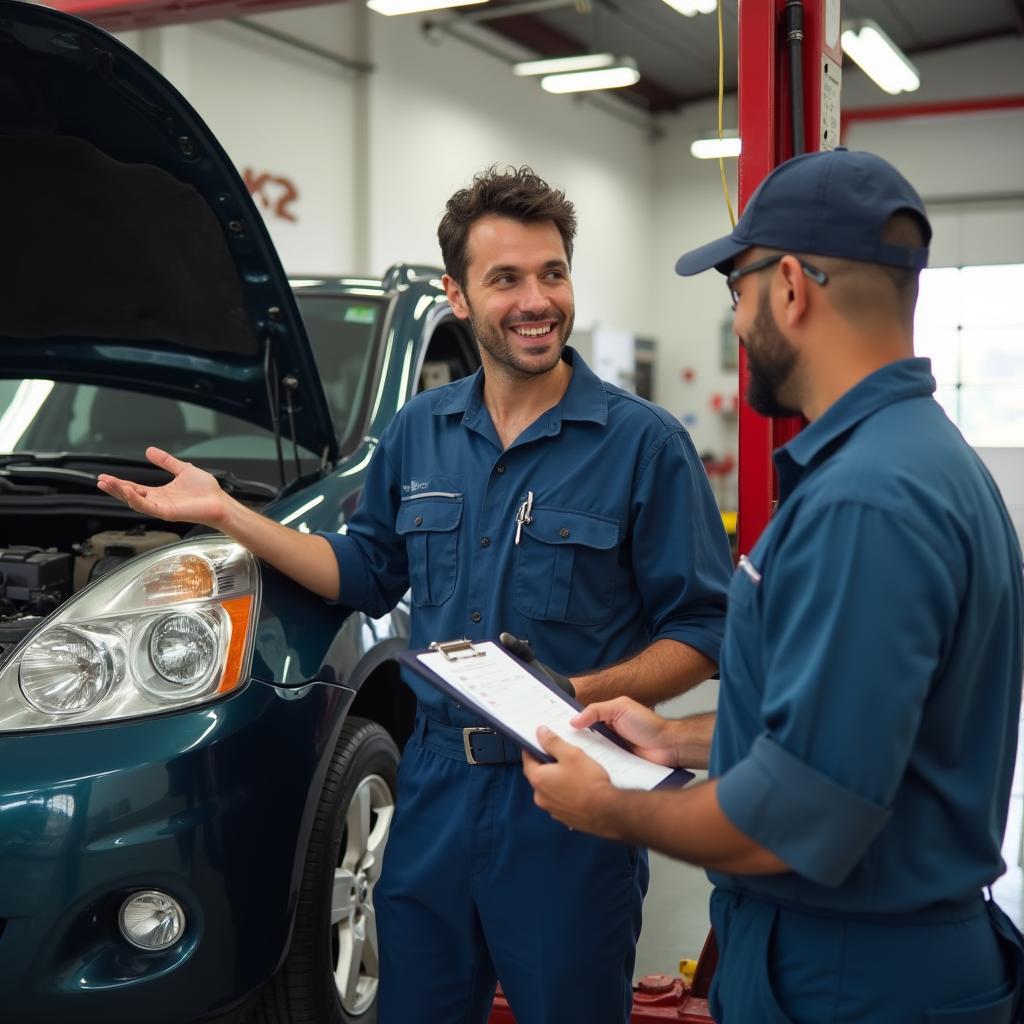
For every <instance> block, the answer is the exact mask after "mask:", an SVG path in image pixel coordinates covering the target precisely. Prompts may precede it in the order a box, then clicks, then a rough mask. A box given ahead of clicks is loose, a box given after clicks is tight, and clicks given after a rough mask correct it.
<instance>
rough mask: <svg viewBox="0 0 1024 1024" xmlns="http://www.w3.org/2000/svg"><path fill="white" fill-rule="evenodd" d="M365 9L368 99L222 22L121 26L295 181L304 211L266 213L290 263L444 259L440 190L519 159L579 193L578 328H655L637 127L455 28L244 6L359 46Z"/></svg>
mask: <svg viewBox="0 0 1024 1024" xmlns="http://www.w3.org/2000/svg"><path fill="white" fill-rule="evenodd" d="M367 17H368V21H367V22H366V27H367V29H368V40H367V46H368V54H367V55H368V56H369V58H370V60H372V62H373V64H374V65H375V69H376V70H375V71H374V72H373V73H371V74H370V75H369V77H368V78H366V79H365V83H363V86H364V88H365V98H364V97H361V95H360V91H359V90H360V84H361V83H360V78H359V76H358V75H357V74H353V73H351V72H345V71H343V70H341V69H339V68H337V67H336V66H335V65H332V64H330V63H329V62H328V61H326V60H323V59H321V58H318V57H316V56H310V55H308V54H304V53H302V52H300V51H298V50H295V49H293V48H290V47H288V46H286V45H284V44H282V43H279V42H276V41H273V40H267V39H264V38H261V37H260V36H258V35H255V34H254V33H252V32H250V31H248V30H246V29H245V28H243V27H240V26H237V25H234V24H231V23H229V22H206V23H200V24H198V25H193V26H188V27H179V28H171V29H161V30H158V31H156V32H146V33H136V34H131V35H129V37H128V38H127V39H126V41H128V42H129V43H130V44H131V45H134V46H136V48H137V49H139V51H140V52H141V53H143V55H144V56H146V57H147V59H149V60H151V61H152V62H153V63H155V64H156V65H157V66H158V67H160V68H161V70H162V71H163V72H164V74H166V75H167V76H168V77H169V78H170V79H171V81H172V82H174V84H175V85H177V86H178V88H180V89H181V90H182V91H183V92H184V93H185V95H186V97H187V98H188V99H189V100H190V101H191V102H192V103H193V104H194V105H195V106H196V107H197V109H198V110H199V111H200V113H201V114H202V115H203V117H204V118H205V119H206V121H207V122H208V123H209V125H210V127H211V128H212V129H213V130H214V131H215V132H216V134H217V136H218V138H219V139H220V141H221V142H222V144H223V145H224V146H225V148H226V149H227V151H228V153H229V155H230V156H231V157H232V158H233V159H234V161H235V164H236V165H237V166H238V167H239V168H242V167H252V168H255V169H259V170H267V171H269V172H272V173H273V174H274V175H283V176H287V177H288V178H290V179H291V180H292V181H293V182H295V184H296V185H297V187H298V189H299V192H300V197H299V199H298V200H297V201H296V202H295V203H294V204H293V205H292V209H293V210H294V212H295V213H296V214H297V215H298V217H299V222H298V223H297V224H290V223H287V222H285V221H282V220H280V219H279V218H276V217H274V216H273V215H272V213H271V211H269V210H267V211H265V216H266V218H267V221H268V224H269V226H270V229H271V233H272V235H273V237H274V241H275V244H276V245H277V247H278V250H279V252H280V255H281V257H282V261H283V263H284V265H285V267H286V268H287V269H288V270H289V271H290V272H292V273H299V274H302V273H307V272H308V273H314V272H315V273H327V274H330V273H334V274H340V273H346V272H347V273H364V272H365V273H381V272H383V270H384V269H385V268H386V267H387V266H388V265H389V264H391V263H393V262H396V261H398V260H402V261H407V262H420V263H434V264H436V263H438V261H439V259H440V254H439V252H438V248H437V239H436V230H437V223H438V221H439V219H440V217H441V215H442V213H443V212H444V204H445V201H446V200H447V198H448V197H449V195H451V193H452V192H453V191H455V190H456V189H457V188H460V187H462V186H463V185H465V184H467V183H468V182H469V181H470V179H471V178H472V175H473V174H474V173H475V172H476V171H477V170H479V169H481V168H482V167H484V166H486V165H488V164H490V163H498V164H515V165H518V164H523V163H528V164H530V165H531V166H533V167H534V169H535V170H536V171H537V172H538V173H539V174H541V175H542V176H543V177H545V178H547V179H548V180H549V181H551V182H552V183H555V184H557V185H558V186H559V187H561V188H563V189H564V190H565V191H566V193H567V194H568V195H569V197H570V198H571V199H572V200H573V202H574V203H575V204H576V208H577V212H578V216H579V223H580V230H579V236H578V241H577V252H576V260H575V265H574V281H575V286H576V304H577V323H578V324H579V326H580V327H581V329H584V330H587V329H592V328H594V327H597V326H605V327H611V328H627V327H628V328H630V329H632V330H633V331H635V332H636V333H639V334H649V333H651V332H652V331H653V329H654V324H655V321H654V316H653V312H652V309H651V304H650V300H649V297H648V296H649V289H648V284H649V282H648V279H647V267H648V262H649V239H650V237H651V234H652V233H653V217H654V215H655V209H654V207H653V205H652V204H651V202H650V196H651V192H652V188H653V166H654V153H653V149H652V147H651V145H650V142H649V138H648V134H647V132H646V131H645V130H644V129H643V127H641V126H638V125H636V124H633V123H629V122H628V121H625V120H622V119H620V118H616V117H614V116H611V115H609V114H607V113H605V112H603V111H601V110H599V109H597V108H596V107H594V106H593V105H590V104H581V103H579V102H578V101H576V100H574V99H573V98H571V97H556V96H550V95H548V94H547V93H544V92H542V91H541V90H540V88H539V86H538V84H537V83H536V81H523V80H520V79H515V78H513V76H512V75H511V73H510V72H509V69H508V65H507V63H505V62H503V61H500V60H498V59H496V58H494V57H492V56H489V55H487V54H485V53H482V52H480V51H479V50H477V49H476V48H474V47H472V46H470V45H467V44H466V43H463V42H460V41H459V40H457V39H454V38H451V37H446V38H445V39H444V40H443V41H442V42H441V43H440V44H438V43H434V42H430V41H428V40H427V39H426V38H425V37H424V36H423V35H422V33H421V32H420V28H419V25H420V19H418V18H381V17H376V16H373V15H369V16H367V15H366V14H365V12H364V11H362V10H359V9H356V5H354V4H344V5H328V6H324V7H315V8H306V9H301V10H297V11H293V12H289V13H287V14H276V15H262V16H260V17H258V18H250V19H247V20H249V21H251V22H254V23H256V24H261V25H268V26H270V27H273V28H275V29H279V30H281V31H283V32H285V33H287V34H288V35H291V36H295V37H299V38H302V39H304V40H307V41H309V42H312V43H314V44H315V45H317V46H319V47H323V48H327V49H331V50H334V51H335V52H337V53H340V54H343V55H346V56H349V57H352V56H356V55H357V54H356V53H355V49H356V47H355V41H356V39H357V37H358V34H359V29H360V26H359V19H360V18H367ZM133 36H134V37H135V38H133ZM361 103H365V104H366V106H365V109H362V108H361V107H360V104H361ZM276 194H279V193H276ZM272 195H273V193H272ZM360 232H362V233H363V234H365V236H366V244H365V245H360V237H361V236H360Z"/></svg>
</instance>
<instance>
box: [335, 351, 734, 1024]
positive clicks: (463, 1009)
mask: <svg viewBox="0 0 1024 1024" xmlns="http://www.w3.org/2000/svg"><path fill="white" fill-rule="evenodd" d="M565 358H566V359H567V361H569V362H571V365H572V367H573V374H572V378H571V381H570V384H569V387H568V389H567V391H566V393H565V395H564V396H563V398H562V400H561V401H560V402H559V403H558V405H556V406H555V407H554V408H552V409H551V410H549V411H548V412H546V413H545V414H543V415H542V416H540V418H539V419H538V420H536V422H534V423H533V424H532V425H531V426H530V427H529V428H528V429H527V430H526V431H524V433H523V434H522V435H521V436H520V437H519V438H517V440H516V441H515V442H514V443H513V444H512V445H511V446H510V447H509V448H508V449H507V450H503V449H502V445H501V442H500V441H499V439H498V435H497V433H496V432H495V429H494V426H493V424H492V422H491V418H490V415H489V414H488V412H487V409H486V407H485V406H484V404H483V395H482V387H483V376H482V371H481V372H478V373H476V374H475V375H473V376H472V377H469V378H466V379H465V380H461V381H458V382H456V383H454V384H450V385H448V386H445V387H442V388H438V389H436V390H434V391H429V392H426V393H424V394H421V395H419V396H417V397H416V398H414V399H413V400H412V401H411V402H410V403H409V404H408V405H406V406H405V407H404V408H403V410H402V411H401V413H400V414H399V415H398V417H397V418H396V419H395V421H394V422H393V423H392V425H391V426H390V427H389V429H388V430H387V432H386V433H385V435H384V437H383V438H382V439H381V443H380V447H379V449H378V451H377V452H376V453H375V455H374V458H373V460H372V462H371V465H370V468H369V471H368V479H367V484H366V488H365V491H364V494H363V501H362V504H361V505H360V508H359V510H358V511H357V512H356V514H355V515H354V516H353V518H352V520H351V521H350V523H349V525H348V530H347V535H345V536H338V535H330V536H329V537H328V539H329V540H330V541H331V543H332V544H333V546H334V550H335V553H336V556H337V559H338V565H339V569H340V573H341V594H342V596H343V599H344V601H345V603H346V604H349V605H351V606H353V607H356V608H362V609H364V610H365V611H367V612H368V613H369V614H370V615H381V614H383V613H384V612H386V611H387V610H388V609H390V608H391V607H393V605H394V604H395V602H396V601H397V600H398V599H399V598H400V597H401V595H402V594H403V593H404V592H405V590H406V589H407V588H408V587H409V586H410V585H411V589H412V601H413V605H414V607H413V616H412V645H413V646H414V647H425V646H427V645H428V644H429V643H430V642H431V641H433V640H442V641H443V640H451V639H456V638H461V637H464V636H465V637H468V638H470V639H474V640H476V639H484V638H488V637H490V638H493V637H496V636H497V635H498V633H499V632H501V631H502V630H508V631H510V632H512V633H515V634H516V635H518V636H521V637H525V638H527V639H528V640H529V641H530V643H531V645H532V646H533V649H534V650H535V652H536V654H537V656H538V657H539V658H540V659H541V660H542V661H544V662H546V663H547V664H549V665H551V666H552V667H553V668H556V669H557V670H559V671H561V672H564V673H566V674H573V673H579V672H581V671H585V670H589V669H595V668H601V667H604V666H607V665H610V664H612V663H614V662H616V661H619V660H622V659H624V658H627V657H629V656H631V655H633V654H636V653H637V652H639V651H641V650H642V649H644V648H645V647H647V646H648V645H649V644H650V643H652V642H653V641H655V640H658V639H662V638H671V639H673V640H677V641H681V642H682V643H684V644H688V645H690V646H691V647H694V648H696V649H697V650H699V651H701V652H703V653H704V654H706V655H707V657H709V658H710V659H711V660H713V661H716V662H717V660H718V652H719V647H720V643H721V634H722V630H723V625H724V612H725V592H726V589H727V586H728V578H729V574H730V572H731V559H730V557H729V549H728V543H727V540H726V537H725V532H724V530H723V528H722V524H721V519H720V516H719V513H718V510H717V508H716V506H715V502H714V500H713V497H712V495H711V492H710V488H709V486H708V482H707V478H706V476H705V473H704V469H703V467H702V466H701V463H700V461H699V459H698V458H697V455H696V453H695V452H694V449H693V446H692V443H691V442H690V439H689V437H688V435H687V434H686V432H685V431H684V430H683V428H682V427H681V426H680V425H679V424H678V423H677V422H676V421H675V420H674V419H672V417H670V416H669V415H667V414H666V413H665V412H664V411H662V410H660V409H658V408H657V407H655V406H652V405H650V404H649V403H647V402H644V401H642V400H640V399H638V398H636V397H635V396H633V395H630V394H628V393H626V392H624V391H622V390H620V389H619V388H616V387H613V386H611V385H610V384H607V383H604V382H603V381H600V380H599V379H598V378H597V377H596V376H595V375H594V374H593V373H592V372H591V370H590V369H589V368H588V367H587V366H586V364H585V363H584V361H583V360H582V359H581V358H580V356H579V355H578V353H575V352H573V350H571V349H567V350H566V355H565ZM528 491H533V492H534V495H535V497H534V503H533V509H532V516H533V521H532V522H531V523H529V524H527V525H524V527H523V530H522V537H521V542H520V543H519V544H516V543H515V536H516V521H515V520H516V512H517V509H518V508H519V506H520V504H521V503H522V502H523V500H524V499H525V497H526V495H527V492H528ZM406 681H407V682H408V684H409V685H410V686H411V687H412V689H413V690H414V692H415V694H416V697H417V699H418V702H419V711H418V715H417V722H416V729H415V732H414V735H413V737H412V738H411V739H410V741H409V743H408V744H407V746H406V749H405V751H404V752H403V756H402V761H401V765H400V768H399V778H398V804H397V810H396V814H395V818H394V821H393V823H392V826H391V834H390V838H389V840H388V846H387V852H386V855H385V863H384V869H383V876H382V878H381V880H380V882H379V883H378V887H377V891H376V897H375V902H376V909H377V926H378V934H379V937H380V950H381V975H380V976H381V988H380V1002H379V1006H380V1018H381V1021H382V1024H415V1022H424V1024H456V1022H463V1021H465V1022H479V1021H483V1020H485V1019H486V1017H487V1013H488V1008H489V1006H490V1003H491V1000H492V997H493V993H494V985H495V974H496V973H497V976H498V977H500V979H501V982H502V987H503V989H504V991H505V993H506V995H507V997H508V999H509V1002H510V1004H511V1006H512V1009H513V1012H514V1013H515V1014H516V1017H517V1019H518V1020H520V1021H521V1022H523V1024H571V1022H573V1021H584V1020H585V1021H587V1022H590V1024H602V1022H608V1024H613V1022H614V1024H621V1022H622V1021H624V1020H626V1019H627V1018H628V1016H629V1008H630V1004H631V998H632V994H631V983H632V971H633V961H634V951H635V944H636V938H637V935H638V933H639V929H640V913H641V903H642V899H643V893H644V891H645V890H646V885H647V877H648V872H647V862H646V855H645V854H644V853H642V852H640V851H637V850H636V849H630V848H628V847H626V846H623V845H620V844H618V843H613V842H608V841H605V840H601V839H596V838H594V837H591V836H587V835H583V834H581V833H579V832H571V831H569V830H568V829H566V828H565V827H564V826H562V825H559V824H557V823H556V822H555V821H553V820H552V819H551V818H550V817H549V816H548V815H547V814H545V813H543V812H541V811H539V810H538V809H537V808H536V807H535V805H534V803H533V792H532V790H531V788H530V786H529V784H528V783H527V782H526V780H525V778H524V777H523V774H522V766H521V758H520V755H519V753H518V751H517V750H516V749H515V748H514V747H513V746H512V745H511V744H507V745H504V744H500V745H499V746H500V750H499V751H498V754H497V756H498V757H499V758H500V760H502V761H504V762H505V763H497V764H490V765H477V766H471V765H469V764H467V762H466V755H465V751H464V748H463V734H462V729H463V727H464V726H473V725H479V724H481V723H480V722H479V721H477V720H474V719H473V718H472V717H471V716H470V715H469V714H468V713H467V712H466V711H465V710H463V709H461V708H459V707H456V706H454V705H453V704H451V703H450V702H448V701H447V700H446V699H445V698H444V697H442V696H441V694H440V693H438V692H437V691H436V690H434V689H433V688H431V687H430V686H429V685H428V684H426V683H424V682H423V681H422V680H419V679H418V678H416V677H414V676H410V677H407V678H406ZM488 753H489V754H490V755H491V756H495V747H494V744H493V743H492V744H489V745H488Z"/></svg>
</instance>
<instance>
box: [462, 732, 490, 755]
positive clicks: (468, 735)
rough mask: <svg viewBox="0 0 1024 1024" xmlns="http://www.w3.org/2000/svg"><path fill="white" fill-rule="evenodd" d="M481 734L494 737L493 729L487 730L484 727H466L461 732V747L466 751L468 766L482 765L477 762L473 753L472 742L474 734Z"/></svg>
mask: <svg viewBox="0 0 1024 1024" xmlns="http://www.w3.org/2000/svg"><path fill="white" fill-rule="evenodd" d="M478 732H483V733H487V734H488V735H490V736H493V735H494V730H493V729H488V728H487V726H485V725H468V726H466V728H465V729H463V730H462V746H463V747H464V748H465V751H466V761H467V762H468V763H469V764H482V763H484V762H481V761H478V760H477V759H476V755H475V754H474V753H473V740H472V736H473V734H474V733H478Z"/></svg>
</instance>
